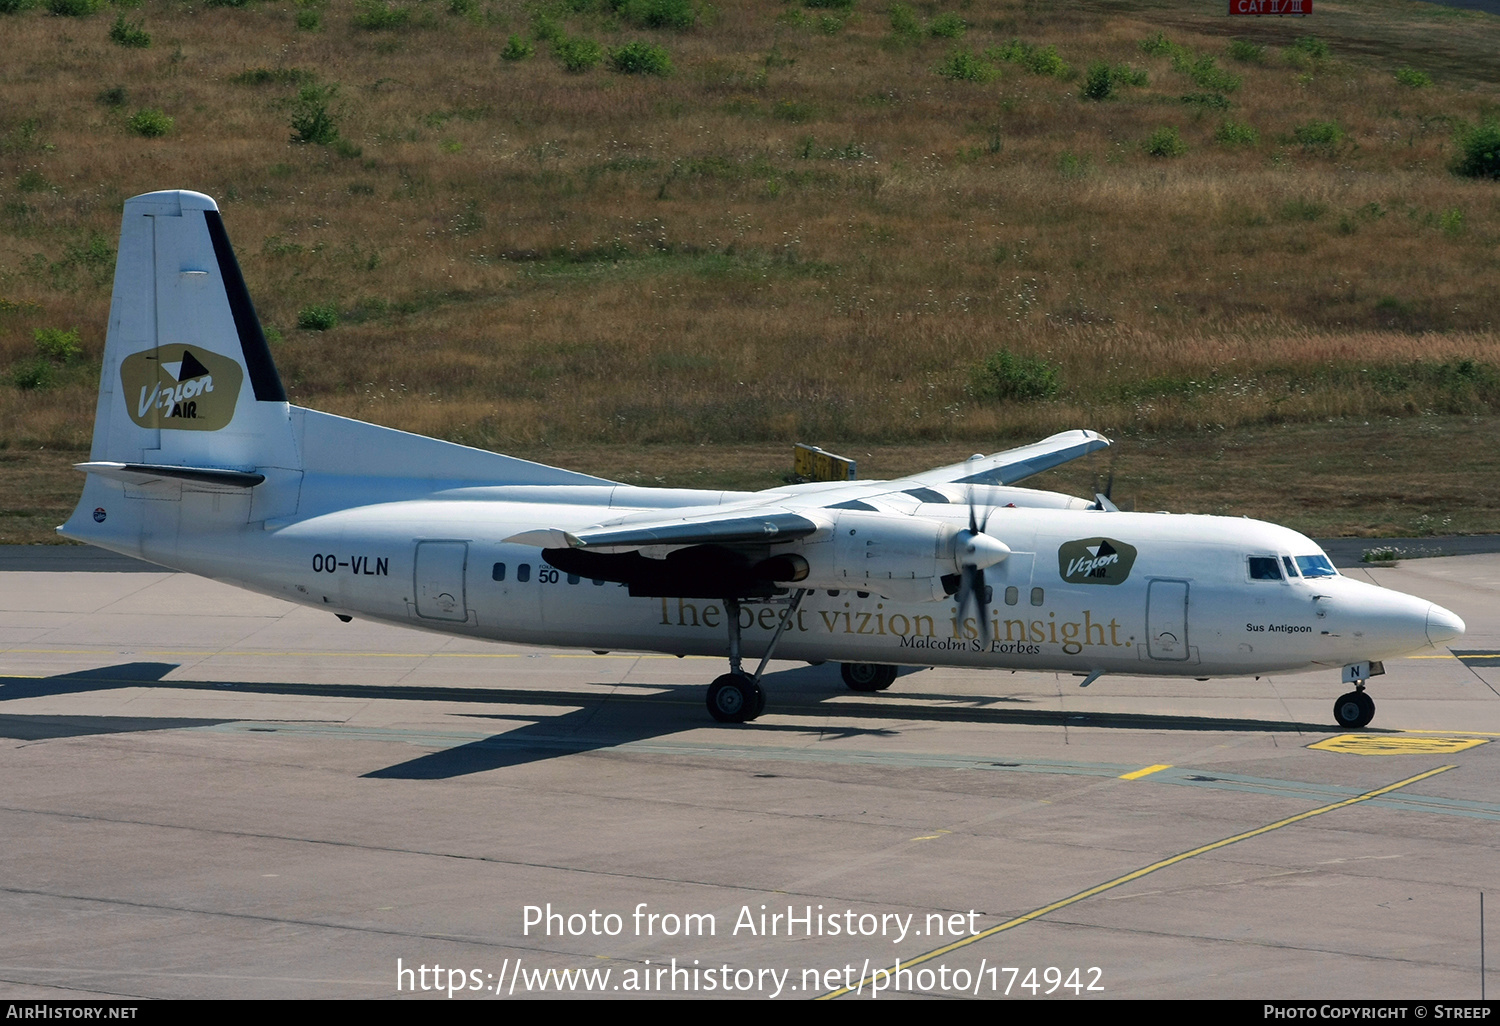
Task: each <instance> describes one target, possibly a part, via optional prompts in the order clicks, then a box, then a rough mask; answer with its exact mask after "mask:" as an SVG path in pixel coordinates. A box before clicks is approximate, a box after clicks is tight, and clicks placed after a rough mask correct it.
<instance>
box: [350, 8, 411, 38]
mask: <svg viewBox="0 0 1500 1026" xmlns="http://www.w3.org/2000/svg"><path fill="white" fill-rule="evenodd" d="M353 21H354V27H355V28H361V29H366V30H368V31H370V32H376V31H379V30H380V29H398V28H403V27H404V26H405V25H406V23H407V22H409V21H411V8H410V7H403V6H401V5H400V4H393V3H391V2H390V0H355V3H354V19H353Z"/></svg>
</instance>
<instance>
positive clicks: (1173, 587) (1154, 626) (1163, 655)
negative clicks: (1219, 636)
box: [1146, 580, 1188, 662]
mask: <svg viewBox="0 0 1500 1026" xmlns="http://www.w3.org/2000/svg"><path fill="white" fill-rule="evenodd" d="M1146 654H1147V655H1149V656H1150V657H1151V658H1152V659H1163V660H1174V661H1179V662H1180V661H1182V660H1185V659H1187V657H1188V582H1187V581H1161V580H1155V581H1152V582H1151V584H1150V586H1149V587H1148V588H1147V590H1146Z"/></svg>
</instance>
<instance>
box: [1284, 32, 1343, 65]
mask: <svg viewBox="0 0 1500 1026" xmlns="http://www.w3.org/2000/svg"><path fill="white" fill-rule="evenodd" d="M1292 49H1293V50H1295V51H1297V52H1298V53H1300V54H1302V55H1303V56H1306V57H1310V58H1312V59H1313V60H1315V61H1321V60H1326V59H1327V58H1328V57H1329V56H1331V55H1332V53H1333V51H1331V50H1330V49H1328V44H1327V43H1325V42H1323V40H1321V39H1319V38H1318V37H1317V36H1298V37H1297V41H1296V42H1294V43H1293V44H1292Z"/></svg>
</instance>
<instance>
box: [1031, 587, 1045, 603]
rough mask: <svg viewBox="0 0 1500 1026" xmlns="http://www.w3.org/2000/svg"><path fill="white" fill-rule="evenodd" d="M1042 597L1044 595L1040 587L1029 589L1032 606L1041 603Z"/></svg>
mask: <svg viewBox="0 0 1500 1026" xmlns="http://www.w3.org/2000/svg"><path fill="white" fill-rule="evenodd" d="M1044 598H1045V596H1044V595H1043V594H1042V589H1041V588H1032V589H1031V604H1032V605H1034V606H1039V605H1041V604H1042V602H1043V600H1044Z"/></svg>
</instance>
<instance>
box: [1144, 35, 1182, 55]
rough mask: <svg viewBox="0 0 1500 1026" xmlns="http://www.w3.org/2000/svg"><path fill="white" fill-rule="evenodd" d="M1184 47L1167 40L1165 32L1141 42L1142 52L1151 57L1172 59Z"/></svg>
mask: <svg viewBox="0 0 1500 1026" xmlns="http://www.w3.org/2000/svg"><path fill="white" fill-rule="evenodd" d="M1180 49H1182V47H1180V46H1178V45H1177V44H1176V43H1174V42H1172V41H1171V40H1170V39H1168V38H1167V34H1166V33H1165V32H1158V33H1157V34H1156V35H1154V36H1149V37H1147V38H1146V39H1142V40H1141V52H1142V53H1144V54H1146V55H1147V56H1149V57H1170V56H1171V55H1172V54H1174V53H1176V52H1177V51H1178V50H1180Z"/></svg>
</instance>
